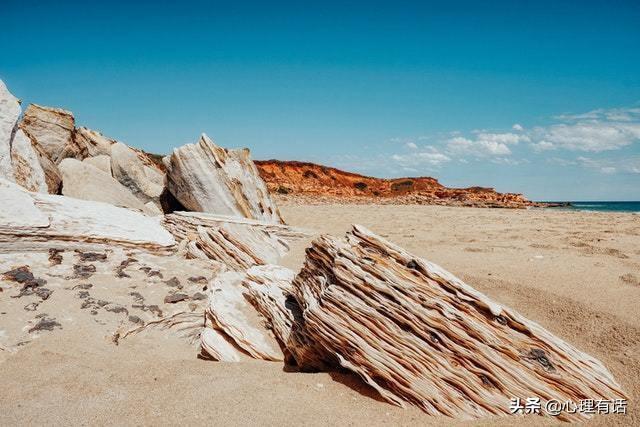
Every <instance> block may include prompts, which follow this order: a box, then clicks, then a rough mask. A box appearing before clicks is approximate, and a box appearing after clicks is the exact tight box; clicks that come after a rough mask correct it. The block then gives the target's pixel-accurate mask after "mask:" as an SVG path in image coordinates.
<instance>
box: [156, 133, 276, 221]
mask: <svg viewBox="0 0 640 427" xmlns="http://www.w3.org/2000/svg"><path fill="white" fill-rule="evenodd" d="M163 161H164V163H165V166H166V168H167V188H168V189H169V191H170V192H171V194H173V196H174V197H175V198H176V199H177V200H178V201H180V203H182V205H183V206H184V207H186V208H187V209H188V210H192V211H198V212H210V213H214V214H220V215H235V216H241V217H245V218H250V219H258V220H263V221H268V222H273V223H282V218H281V217H280V213H279V211H278V208H277V207H276V205H275V203H274V202H273V200H272V199H271V197H270V195H269V192H268V190H267V187H266V185H265V183H264V181H262V178H260V175H259V173H258V170H257V168H256V166H255V165H254V163H253V162H252V161H251V159H250V157H249V150H247V149H244V150H226V149H224V148H221V147H218V146H217V145H215V144H214V143H213V141H212V140H211V139H209V137H208V136H206V135H204V134H203V135H202V136H201V137H200V140H199V141H198V143H197V144H187V145H184V146H182V147H179V148H176V149H174V150H173V153H172V154H171V155H170V156H167V157H165V158H164V159H163Z"/></svg>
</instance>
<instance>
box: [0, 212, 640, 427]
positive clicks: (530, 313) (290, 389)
mask: <svg viewBox="0 0 640 427" xmlns="http://www.w3.org/2000/svg"><path fill="white" fill-rule="evenodd" d="M281 211H282V213H283V216H284V217H285V219H286V221H287V222H288V223H290V224H292V225H295V226H300V227H305V228H307V229H312V230H315V231H318V232H323V233H331V234H334V235H341V234H343V233H344V232H345V231H346V230H347V229H348V227H349V225H350V224H351V223H360V224H362V225H365V226H367V227H369V228H370V229H371V230H372V231H374V232H377V233H379V234H381V235H383V236H385V237H387V238H388V239H389V240H391V241H393V242H395V243H397V244H399V245H401V246H403V247H404V248H406V249H407V250H409V251H412V252H414V253H415V254H417V255H419V256H421V257H424V258H426V259H429V260H430V261H433V262H436V263H438V264H440V265H441V266H443V267H444V268H446V269H447V270H449V271H451V272H452V273H454V274H456V275H458V276H460V277H461V278H462V279H463V280H465V281H467V282H468V283H469V284H471V285H472V286H474V287H475V288H476V289H478V290H480V291H482V292H484V293H486V294H487V295H489V296H490V297H491V298H493V299H495V300H497V301H498V302H500V303H503V304H504V305H508V306H511V307H513V308H515V309H517V310H519V311H520V312H521V313H522V314H524V315H525V316H527V317H529V318H530V319H532V320H534V321H537V322H538V323H540V324H542V325H543V326H544V327H546V328H548V329H549V330H550V331H552V332H553V333H555V334H557V335H559V336H560V337H562V338H563V339H565V340H567V341H569V342H570V343H572V344H574V345H575V346H577V347H578V348H579V349H581V350H584V351H586V352H588V353H590V354H591V355H593V356H595V357H597V358H599V359H600V360H602V361H603V362H604V364H605V365H606V366H607V367H608V368H609V370H610V371H611V372H612V373H613V374H614V376H615V377H616V379H617V380H618V381H619V382H620V383H621V385H622V387H623V388H624V390H625V391H626V392H627V393H628V395H629V398H630V400H629V406H628V415H626V416H607V417H595V418H594V419H592V420H591V421H590V422H589V423H588V424H589V425H634V424H640V417H639V416H638V410H639V409H640V405H638V403H637V401H638V399H639V398H640V316H638V309H637V306H638V303H639V302H640V216H639V215H635V214H612V213H606V214H604V213H594V212H589V213H581V212H565V211H553V210H527V211H525V210H501V209H475V208H448V207H440V206H392V205H384V206H376V205H357V206H355V205H353V206H349V205H321V206H305V205H295V204H287V205H284V206H281ZM306 243H307V242H298V243H296V244H295V245H294V247H293V248H292V249H293V250H292V252H291V253H290V255H288V256H287V258H286V259H285V260H284V261H283V262H284V264H285V265H286V266H288V267H291V268H294V269H295V268H299V266H300V264H301V262H302V260H303V258H304V247H305V245H306ZM151 261H153V260H149V262H150V263H151ZM153 265H154V268H158V269H160V270H161V271H163V273H164V276H165V280H166V278H167V277H171V272H172V269H175V268H177V267H176V266H171V265H162V262H159V261H158V262H157V263H156V264H153ZM43 268H44V265H43ZM96 275H97V277H96V278H95V281H96V282H97V285H99V286H98V287H100V289H102V291H101V292H103V294H101V295H102V297H103V298H107V296H108V295H114V296H113V297H112V299H113V300H114V301H115V300H118V298H120V299H121V300H122V303H123V304H124V302H125V296H126V295H127V292H125V291H126V290H127V289H124V290H123V289H120V288H121V287H123V286H125V282H121V281H118V280H112V279H110V280H111V282H109V281H107V280H106V279H105V278H104V277H102V276H100V271H98V272H97V273H96ZM105 277H106V276H105ZM136 280H138V281H139V282H140V283H138V284H137V285H135V284H134V285H132V284H131V281H133V282H136ZM145 280H147V278H145V277H138V276H133V277H132V278H131V279H130V281H128V282H126V287H129V286H140V287H143V285H142V282H144V281H145ZM153 283H154V284H145V285H144V288H145V289H146V290H147V291H148V292H150V293H151V294H152V293H153V292H154V290H155V289H157V288H154V286H157V287H162V286H166V285H165V284H164V283H163V282H162V281H155V282H153ZM3 286H4V285H3ZM109 286H112V287H113V288H114V289H113V291H112V292H111V291H110V290H109ZM163 289H164V288H163ZM164 293H166V290H162V291H161V292H160V291H158V295H164ZM58 294H59V295H62V294H63V293H62V291H61V292H59V293H58ZM55 295H56V294H55V293H54V296H55ZM8 298H9V297H8V294H7V291H5V292H3V293H0V310H2V311H0V313H6V314H0V330H2V329H5V325H9V323H10V319H9V315H10V312H9V311H7V310H8V309H5V308H4V307H5V306H6V301H7V300H8ZM74 298H75V297H74ZM149 298H152V296H150V297H149ZM3 304H5V305H3ZM45 304H67V307H66V308H65V309H68V311H69V316H68V318H74V319H75V323H74V324H71V323H69V320H68V319H66V318H61V319H59V320H60V323H61V324H62V326H63V328H62V329H54V330H53V331H42V332H40V333H39V334H38V335H39V338H37V339H34V340H32V341H31V342H28V343H27V344H25V345H23V346H22V347H21V349H20V350H19V351H18V352H16V353H8V352H6V351H5V352H2V351H0V378H1V383H0V386H1V390H2V392H1V393H0V425H15V424H36V423H37V424H70V423H73V424H98V425H103V424H113V423H116V424H125V425H134V424H137V425H139V424H161V425H165V424H178V423H181V424H183V423H184V424H186V423H191V424H207V425H247V424H251V425H255V424H260V425H282V424H285V425H293V424H296V425H298V424H301V425H416V424H420V425H452V424H454V425H478V424H480V425H505V426H507V425H513V423H514V422H515V421H516V420H515V419H513V418H502V419H486V420H482V421H481V422H477V421H476V422H464V423H461V422H454V420H451V419H449V418H445V417H429V416H426V415H424V414H423V413H422V412H420V411H418V410H416V409H413V408H408V409H400V408H396V407H394V406H391V405H389V404H387V403H385V402H381V401H380V399H379V398H378V397H377V396H376V395H375V394H374V393H372V392H371V391H370V390H368V389H367V388H365V387H364V386H362V384H361V383H360V382H359V381H358V380H357V379H355V378H353V377H351V376H349V375H338V374H327V373H317V374H302V373H295V372H294V373H292V372H286V371H285V370H284V369H283V366H282V364H280V363H269V362H258V361H251V362H242V363H238V364H221V363H215V362H209V361H205V360H200V359H197V358H196V352H195V351H194V348H193V346H190V345H188V344H186V343H185V340H184V339H180V338H179V337H177V336H175V334H167V333H165V332H164V331H151V332H149V333H146V334H140V335H137V336H134V337H132V338H128V339H127V340H124V341H122V342H121V343H120V345H118V346H115V345H114V344H113V342H112V341H111V336H110V335H109V334H108V331H109V330H111V329H109V328H112V327H113V326H114V325H118V324H119V323H118V322H120V323H122V320H121V318H118V317H117V316H116V314H115V313H104V314H102V313H100V314H99V315H98V316H100V317H99V320H100V322H102V323H104V325H100V324H98V323H97V322H95V321H94V320H93V318H92V317H90V315H89V314H87V313H86V312H84V311H83V312H80V311H79V308H78V305H79V301H78V300H74V299H69V300H64V299H59V300H56V299H54V298H53V297H52V298H51V299H50V300H47V301H45V302H43V307H44V306H45ZM54 308H55V307H52V306H49V307H48V308H47V310H48V311H54ZM12 313H13V312H12ZM109 316H112V317H109ZM94 317H95V316H94ZM118 319H120V320H118ZM83 321H86V323H82V322H83ZM91 322H93V323H91ZM1 334H2V332H0V335H1ZM517 422H518V423H519V424H524V425H540V424H541V423H545V424H553V423H554V420H553V419H549V418H545V419H543V418H541V417H535V416H533V417H524V418H521V419H517Z"/></svg>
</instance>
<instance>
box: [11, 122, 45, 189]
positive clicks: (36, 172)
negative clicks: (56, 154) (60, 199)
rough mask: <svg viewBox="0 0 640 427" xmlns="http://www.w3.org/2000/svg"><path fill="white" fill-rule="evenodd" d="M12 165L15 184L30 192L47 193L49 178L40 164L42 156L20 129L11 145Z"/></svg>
mask: <svg viewBox="0 0 640 427" xmlns="http://www.w3.org/2000/svg"><path fill="white" fill-rule="evenodd" d="M11 163H12V169H13V176H14V178H15V182H16V183H17V184H19V185H21V186H23V187H24V188H26V189H27V190H29V191H37V192H39V193H47V192H48V191H49V188H48V185H47V177H46V175H45V172H44V170H43V168H42V165H41V164H40V156H39V155H38V153H37V152H36V150H35V149H34V147H33V145H31V140H30V139H29V137H27V135H25V133H24V132H23V131H22V129H18V130H17V131H16V133H15V135H14V137H13V141H12V143H11Z"/></svg>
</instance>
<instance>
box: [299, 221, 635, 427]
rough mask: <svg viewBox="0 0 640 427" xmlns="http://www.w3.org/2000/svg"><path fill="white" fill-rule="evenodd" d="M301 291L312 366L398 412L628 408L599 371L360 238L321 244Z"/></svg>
mask: <svg viewBox="0 0 640 427" xmlns="http://www.w3.org/2000/svg"><path fill="white" fill-rule="evenodd" d="M293 288H294V293H295V297H296V301H297V304H298V305H299V308H300V313H301V316H302V318H301V321H300V322H297V323H296V324H294V330H296V331H297V332H298V333H302V334H304V335H306V336H307V337H308V338H309V342H310V343H312V344H313V345H314V347H315V348H314V350H315V351H317V353H316V357H317V358H318V359H324V360H325V361H327V362H328V363H331V362H332V361H335V360H337V361H338V363H339V364H340V365H341V366H342V367H344V368H347V369H350V370H352V371H354V372H356V373H358V375H360V376H361V377H362V378H363V379H364V380H365V381H366V382H367V383H368V384H370V385H371V386H373V387H374V388H375V389H377V390H378V391H379V392H380V394H381V395H382V396H383V397H384V398H385V399H386V400H388V401H389V402H392V403H394V404H398V405H403V403H404V402H405V401H406V402H410V403H412V404H414V405H417V406H418V407H420V408H421V409H423V410H424V411H425V412H427V413H429V414H433V415H448V416H451V417H456V418H480V417H484V416H490V415H508V414H509V401H510V398H512V397H520V398H522V399H526V398H527V397H531V396H539V397H541V400H542V402H545V401H547V400H549V399H558V400H559V401H562V402H565V401H574V402H578V401H580V400H581V399H617V398H622V397H623V396H624V393H623V392H622V390H621V389H620V386H619V385H618V384H617V383H616V382H615V380H614V379H613V377H612V375H611V374H610V373H609V372H608V371H607V369H606V368H605V367H604V366H603V365H602V363H601V362H599V361H598V360H596V359H594V358H593V357H591V356H589V355H587V354H585V353H582V352H581V351H579V350H577V349H576V348H574V347H573V346H571V345H570V344H568V343H566V342H564V341H563V340H562V339H560V338H558V337H556V336H554V335H553V334H552V333H550V332H549V331H547V330H545V329H544V328H542V327H541V326H539V325H538V324H536V323H534V322H532V321H530V320H528V319H526V318H524V317H523V316H521V315H520V314H519V313H517V312H516V311H514V310H512V309H509V308H507V307H503V306H501V305H499V304H497V303H495V302H494V301H491V300H490V299H489V298H487V297H486V296H485V295H483V294H481V293H480V292H478V291H476V290H475V289H473V288H471V287H470V286H468V285H467V284H465V283H463V282H462V281H461V280H460V279H458V278H456V277H455V276H453V275H452V274H451V273H449V272H447V271H445V270H443V269H442V268H440V267H439V266H437V265H435V264H432V263H430V262H428V261H425V260H423V259H420V258H417V257H415V256H413V255H411V254H410V253H408V252H406V251H404V250H403V249H401V248H399V247H398V246H396V245H393V244H391V243H389V242H387V241H385V240H384V239H382V238H380V237H379V236H376V235H375V234H373V233H371V232H370V231H368V230H366V229H365V228H363V227H360V226H354V227H353V229H352V230H351V231H350V232H349V233H348V234H347V237H346V239H344V240H338V239H335V238H332V237H329V236H323V237H321V238H319V239H317V240H316V241H315V242H314V243H313V245H312V247H311V248H310V249H308V250H307V259H306V262H305V265H304V267H303V269H302V270H301V271H300V273H299V274H298V275H297V276H296V278H295V280H294V282H293ZM294 344H295V343H294ZM299 362H300V364H301V365H304V363H305V361H304V360H301V361H299ZM584 416H587V415H585V414H571V413H562V414H561V416H560V417H561V418H563V419H566V420H575V419H579V418H581V417H584Z"/></svg>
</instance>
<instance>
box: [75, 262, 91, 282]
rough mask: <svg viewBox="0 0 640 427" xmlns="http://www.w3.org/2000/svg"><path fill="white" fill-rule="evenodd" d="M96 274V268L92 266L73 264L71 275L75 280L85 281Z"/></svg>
mask: <svg viewBox="0 0 640 427" xmlns="http://www.w3.org/2000/svg"><path fill="white" fill-rule="evenodd" d="M95 272H96V266H95V265H93V264H75V265H74V266H73V273H74V278H75V279H87V278H89V277H91V276H92V275H93V273H95Z"/></svg>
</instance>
